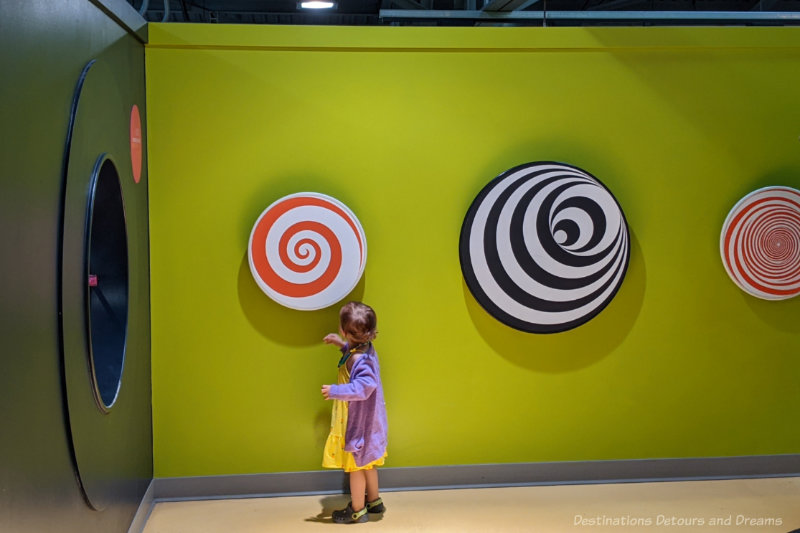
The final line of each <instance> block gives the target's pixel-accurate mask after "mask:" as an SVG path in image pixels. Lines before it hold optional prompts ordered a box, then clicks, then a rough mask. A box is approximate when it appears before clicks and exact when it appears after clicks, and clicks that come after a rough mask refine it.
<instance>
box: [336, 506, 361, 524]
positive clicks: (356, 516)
mask: <svg viewBox="0 0 800 533" xmlns="http://www.w3.org/2000/svg"><path fill="white" fill-rule="evenodd" d="M333 521H334V522H336V523H337V524H355V523H364V522H368V521H369V516H367V507H366V506H364V508H363V509H361V510H360V511H353V505H352V504H351V503H348V504H347V507H345V508H344V509H340V510H338V511H334V512H333Z"/></svg>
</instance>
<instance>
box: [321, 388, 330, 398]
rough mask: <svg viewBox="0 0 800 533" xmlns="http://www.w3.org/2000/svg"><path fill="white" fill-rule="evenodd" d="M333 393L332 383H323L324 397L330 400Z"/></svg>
mask: <svg viewBox="0 0 800 533" xmlns="http://www.w3.org/2000/svg"><path fill="white" fill-rule="evenodd" d="M330 395H331V386H330V385H323V386H322V397H323V398H325V399H326V400H330V399H331V398H330Z"/></svg>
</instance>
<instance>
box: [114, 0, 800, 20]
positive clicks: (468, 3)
mask: <svg viewBox="0 0 800 533" xmlns="http://www.w3.org/2000/svg"><path fill="white" fill-rule="evenodd" d="M127 1H128V3H129V4H131V5H132V6H133V7H134V8H135V9H137V10H139V11H140V12H142V14H143V15H144V17H145V19H147V20H148V21H151V22H160V21H169V22H195V23H209V24H214V23H224V24H290V25H291V24H295V25H302V24H314V25H334V26H375V25H423V26H543V25H547V26H587V25H638V26H641V25H699V24H702V25H709V24H713V25H800V1H798V0H338V5H337V6H336V7H335V8H334V9H333V10H325V11H310V10H305V9H302V8H300V7H298V2H297V0H127ZM165 6H166V9H165ZM143 9H144V10H143Z"/></svg>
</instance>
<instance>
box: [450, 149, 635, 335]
mask: <svg viewBox="0 0 800 533" xmlns="http://www.w3.org/2000/svg"><path fill="white" fill-rule="evenodd" d="M459 253H460V259H461V270H462V272H463V274H464V278H465V281H466V283H467V286H468V287H469V289H470V291H471V292H472V294H473V296H474V297H475V299H476V300H477V301H478V303H480V304H481V306H482V307H483V308H484V309H486V311H487V312H489V314H491V315H492V316H493V317H495V318H496V319H497V320H499V321H500V322H502V323H504V324H506V325H508V326H511V327H513V328H516V329H519V330H522V331H526V332H530V333H556V332H560V331H566V330H569V329H572V328H575V327H577V326H580V325H581V324H584V323H586V322H588V321H589V320H591V319H592V318H593V317H594V316H596V315H597V314H598V313H600V311H602V310H603V309H604V308H605V307H606V305H608V303H609V302H610V301H611V300H612V299H613V298H614V296H615V295H616V293H617V291H618V290H619V287H620V285H621V284H622V281H623V279H624V278H625V272H626V271H627V268H628V262H629V260H630V236H629V234H628V225H627V223H626V221H625V215H624V213H623V212H622V209H621V208H620V206H619V203H617V200H616V199H615V198H614V196H613V195H612V194H611V192H610V191H609V190H608V189H607V188H606V187H605V186H604V185H603V184H602V183H601V182H600V181H599V180H598V179H597V178H595V177H594V176H592V175H591V174H589V173H588V172H586V171H584V170H581V169H579V168H577V167H574V166H571V165H566V164H563V163H553V162H536V163H528V164H524V165H520V166H518V167H516V168H512V169H511V170H508V171H506V172H504V173H503V174H501V175H500V176H498V177H497V178H495V179H494V180H492V181H491V182H490V183H489V184H488V185H486V186H485V187H484V188H483V190H481V192H480V193H479V194H478V196H477V197H476V198H475V200H474V201H473V202H472V205H471V206H470V208H469V210H468V211H467V215H466V217H465V218H464V223H463V225H462V227H461V239H460V242H459Z"/></svg>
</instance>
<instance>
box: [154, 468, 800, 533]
mask: <svg viewBox="0 0 800 533" xmlns="http://www.w3.org/2000/svg"><path fill="white" fill-rule="evenodd" d="M383 498H384V501H385V502H386V505H387V507H388V511H387V512H386V514H385V515H384V516H382V517H375V516H373V517H371V520H370V522H369V523H367V524H354V525H350V526H343V525H339V524H333V523H332V522H331V518H330V514H331V511H332V510H334V509H337V508H341V507H344V506H345V505H346V504H347V501H348V499H349V498H348V497H347V496H343V495H335V496H300V497H282V498H248V499H234V500H212V501H197V502H164V503H157V504H156V505H155V507H154V509H153V512H152V514H151V515H150V518H149V519H148V521H147V524H146V525H145V529H144V533H251V532H264V531H280V532H284V531H285V532H293V531H335V530H339V529H340V528H357V530H358V531H372V532H412V531H415V532H416V531H419V532H428V531H430V532H459V533H469V532H475V533H489V532H495V531H497V532H523V531H524V532H562V531H575V532H577V531H584V532H586V533H590V532H591V533H595V532H597V533H600V532H625V531H682V532H707V533H712V532H713V533H716V532H731V533H733V532H736V533H740V532H742V533H743V532H751V531H752V532H780V533H787V532H789V531H792V530H794V529H798V528H800V478H772V479H739V480H725V481H690V482H660V483H626V484H607V485H561V486H549V487H513V488H492V489H462V490H439V491H414V492H388V493H384V494H383ZM348 531H352V530H351V529H348Z"/></svg>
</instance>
